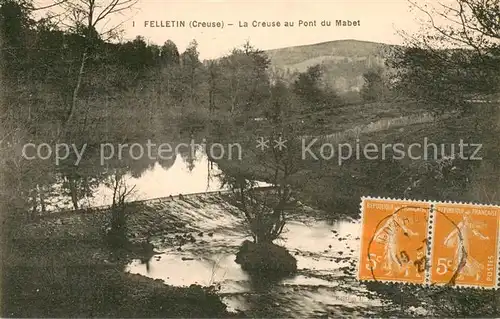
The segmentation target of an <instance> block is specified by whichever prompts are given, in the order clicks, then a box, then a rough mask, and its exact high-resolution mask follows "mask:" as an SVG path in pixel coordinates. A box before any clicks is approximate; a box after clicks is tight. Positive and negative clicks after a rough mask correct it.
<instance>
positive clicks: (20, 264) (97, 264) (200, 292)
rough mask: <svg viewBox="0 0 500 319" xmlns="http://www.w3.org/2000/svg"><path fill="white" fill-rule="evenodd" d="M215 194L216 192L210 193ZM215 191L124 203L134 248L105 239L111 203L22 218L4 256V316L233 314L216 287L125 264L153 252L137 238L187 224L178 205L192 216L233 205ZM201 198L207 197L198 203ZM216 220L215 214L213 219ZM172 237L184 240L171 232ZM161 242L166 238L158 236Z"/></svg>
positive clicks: (149, 238) (149, 237)
mask: <svg viewBox="0 0 500 319" xmlns="http://www.w3.org/2000/svg"><path fill="white" fill-rule="evenodd" d="M214 196H215V197H214ZM218 196H219V195H213V194H212V195H210V194H208V195H197V196H196V199H193V197H189V196H185V197H184V198H183V200H180V199H178V198H177V199H166V200H164V201H159V200H152V201H147V202H142V203H132V204H130V205H128V206H127V215H128V224H127V225H128V226H129V227H128V231H127V237H128V239H129V240H130V242H131V243H133V244H134V245H132V249H128V250H116V249H113V248H112V247H110V245H109V244H108V243H107V242H106V240H105V236H104V235H105V232H106V228H107V224H108V220H109V211H107V210H106V209H103V210H101V211H95V210H94V211H92V212H91V213H86V212H83V211H80V212H74V213H73V214H72V213H68V212H66V213H59V214H54V215H53V216H50V215H49V216H45V217H43V218H40V219H39V220H37V221H34V222H31V223H27V224H24V225H23V226H22V227H20V228H19V229H18V230H17V231H16V232H13V233H12V238H11V239H10V254H9V255H8V259H7V260H4V265H5V268H4V270H5V272H4V274H5V275H4V281H3V285H4V290H3V292H4V296H5V297H4V299H3V302H4V305H3V307H2V309H3V313H2V315H3V316H4V317H68V316H69V317H234V316H236V315H237V314H235V313H230V312H228V311H227V310H226V305H225V304H224V303H222V301H221V299H220V297H219V296H218V295H217V294H216V291H215V289H214V287H202V286H199V285H192V286H190V287H174V286H170V285H166V284H164V283H163V282H162V281H161V280H153V279H151V278H147V277H144V276H140V275H132V274H129V273H126V272H125V266H126V265H127V264H128V263H129V262H130V261H131V260H133V259H135V258H142V259H144V258H146V259H148V258H151V257H152V255H153V254H154V252H152V251H148V250H147V248H146V249H145V248H144V247H147V246H144V245H142V244H143V243H147V242H148V241H152V242H154V241H155V238H157V237H158V236H160V235H161V238H163V239H165V238H170V237H169V236H168V234H170V233H171V234H173V233H179V232H184V233H188V232H189V229H190V228H189V225H187V223H186V222H179V221H177V220H176V213H175V212H176V211H179V210H183V211H190V212H192V217H193V219H196V218H197V216H199V214H202V213H203V212H201V210H202V205H203V206H204V210H205V212H204V213H205V214H207V213H210V212H211V210H214V209H215V206H217V209H219V210H220V209H222V210H224V211H226V212H227V211H230V212H232V213H235V214H236V213H237V211H236V208H233V207H231V206H230V205H229V204H227V205H225V204H224V203H223V201H222V200H220V198H219V197H218ZM203 203H205V204H203ZM215 225H217V222H215V224H214V226H215ZM170 239H171V240H172V242H171V243H170V244H172V245H174V244H176V245H177V244H179V243H178V242H177V243H174V242H175V241H179V240H181V241H182V240H184V239H182V238H179V236H178V235H177V237H176V236H172V237H171V238H170ZM163 244H165V240H163Z"/></svg>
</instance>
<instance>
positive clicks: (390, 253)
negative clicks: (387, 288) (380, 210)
mask: <svg viewBox="0 0 500 319" xmlns="http://www.w3.org/2000/svg"><path fill="white" fill-rule="evenodd" d="M400 230H402V231H403V234H404V235H405V236H408V237H409V236H417V235H418V233H416V232H414V231H412V230H411V229H409V228H408V227H406V225H405V224H404V223H403V222H402V221H401V218H399V217H398V216H397V215H396V214H394V215H392V216H391V217H389V218H388V219H387V221H386V222H385V223H384V225H383V226H382V227H381V228H380V229H379V230H378V231H377V232H376V233H375V236H374V238H375V241H376V242H378V243H381V244H383V245H384V265H383V269H384V270H386V271H387V273H386V275H387V276H391V275H392V274H393V271H394V267H396V268H397V270H398V272H399V271H401V270H402V269H403V268H404V270H405V276H408V271H409V269H408V262H409V259H408V258H407V255H406V254H405V255H404V256H403V254H402V257H404V258H403V259H405V260H404V262H405V265H403V264H402V263H401V260H400V258H399V257H398V248H399V247H398V235H399V234H400V232H399V231H400ZM382 233H385V235H386V236H381V235H382Z"/></svg>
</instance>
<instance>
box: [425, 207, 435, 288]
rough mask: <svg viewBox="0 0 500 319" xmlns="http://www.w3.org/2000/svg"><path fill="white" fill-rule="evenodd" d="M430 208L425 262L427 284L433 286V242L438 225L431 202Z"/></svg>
mask: <svg viewBox="0 0 500 319" xmlns="http://www.w3.org/2000/svg"><path fill="white" fill-rule="evenodd" d="M429 204H430V208H429V217H428V221H427V243H426V251H425V254H426V261H425V282H424V283H425V284H426V285H430V284H431V271H430V267H431V261H432V242H433V238H434V231H435V227H434V225H435V223H436V218H435V216H436V214H435V211H434V209H435V206H434V203H432V202H430V203H429Z"/></svg>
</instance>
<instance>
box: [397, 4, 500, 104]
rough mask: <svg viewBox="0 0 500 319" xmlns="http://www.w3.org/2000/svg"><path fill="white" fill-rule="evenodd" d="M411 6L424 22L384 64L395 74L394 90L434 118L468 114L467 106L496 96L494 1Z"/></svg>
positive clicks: (499, 84) (498, 58)
mask: <svg viewBox="0 0 500 319" xmlns="http://www.w3.org/2000/svg"><path fill="white" fill-rule="evenodd" d="M411 3H412V6H413V8H414V9H417V10H418V11H419V12H422V13H423V14H424V16H425V18H427V21H426V23H424V24H423V25H422V30H421V32H420V33H419V34H417V35H412V36H408V37H407V42H408V44H407V45H406V46H404V47H400V48H398V49H397V50H396V51H395V52H394V55H393V56H392V57H391V58H390V59H389V65H390V66H392V67H394V68H395V69H397V73H396V74H395V76H394V79H393V81H394V82H395V83H396V85H395V88H396V89H398V91H399V92H402V93H403V94H405V95H406V96H409V97H411V98H414V99H416V100H419V101H422V102H424V103H423V104H424V105H428V106H429V107H430V109H431V110H432V111H435V112H436V113H443V112H445V111H447V110H457V109H458V110H461V111H467V110H470V109H471V106H470V103H468V101H470V100H473V99H476V98H480V99H481V98H484V97H485V96H487V95H489V94H493V93H496V92H498V91H499V88H500V76H499V74H500V72H499V71H500V18H499V17H500V9H499V5H498V1H489V0H488V1H481V0H453V1H452V2H451V4H444V3H440V2H438V3H437V4H435V5H433V6H425V7H422V6H419V5H418V4H417V3H414V2H411ZM439 19H441V20H442V21H444V22H443V23H439V22H438V20H439Z"/></svg>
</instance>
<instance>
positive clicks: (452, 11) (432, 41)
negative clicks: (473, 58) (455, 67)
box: [408, 0, 500, 55]
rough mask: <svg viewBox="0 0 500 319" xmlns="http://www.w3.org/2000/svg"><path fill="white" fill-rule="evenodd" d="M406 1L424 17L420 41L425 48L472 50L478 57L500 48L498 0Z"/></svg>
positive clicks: (499, 9) (499, 2) (499, 5)
mask: <svg viewBox="0 0 500 319" xmlns="http://www.w3.org/2000/svg"><path fill="white" fill-rule="evenodd" d="M408 1H409V3H410V5H411V7H412V8H413V9H416V10H417V11H418V12H421V13H423V15H424V23H423V24H422V26H423V30H422V31H424V32H425V33H426V34H427V35H426V36H424V37H420V40H421V42H423V43H425V44H426V45H428V46H430V47H435V46H436V45H438V44H441V45H447V46H450V45H453V46H458V47H462V48H472V49H474V50H476V52H477V53H480V54H481V55H485V54H486V55H488V54H491V51H492V49H493V50H498V49H499V48H500V1H499V0H452V1H447V3H444V2H442V1H432V4H431V3H429V4H424V5H420V4H418V3H417V2H416V1H414V0H408ZM413 39H415V37H413ZM497 52H498V51H497Z"/></svg>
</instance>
